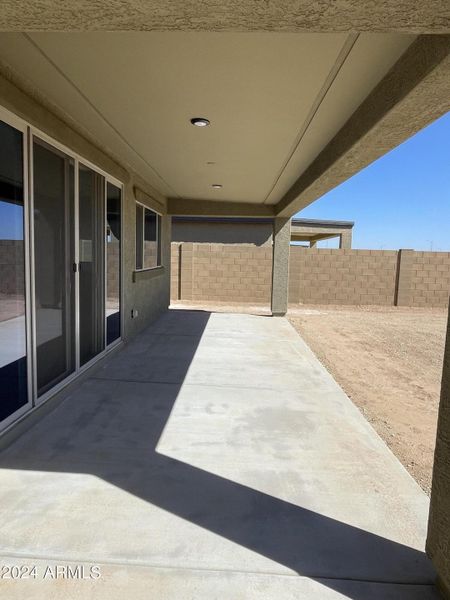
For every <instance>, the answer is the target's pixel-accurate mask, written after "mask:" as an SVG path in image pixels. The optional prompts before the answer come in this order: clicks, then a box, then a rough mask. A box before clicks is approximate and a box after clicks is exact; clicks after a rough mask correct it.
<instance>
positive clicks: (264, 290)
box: [171, 243, 272, 303]
mask: <svg viewBox="0 0 450 600" xmlns="http://www.w3.org/2000/svg"><path fill="white" fill-rule="evenodd" d="M271 278H272V248H271V247H270V246H268V247H264V246H263V247H254V246H248V245H235V244H233V245H226V244H193V243H181V244H172V277H171V298H172V299H173V300H174V299H181V300H194V301H205V302H243V303H252V302H257V303H266V302H269V301H270V289H271Z"/></svg>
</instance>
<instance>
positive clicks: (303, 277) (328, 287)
mask: <svg viewBox="0 0 450 600" xmlns="http://www.w3.org/2000/svg"><path fill="white" fill-rule="evenodd" d="M396 270H397V252H395V251H387V250H386V251H382V250H380V251H379V250H339V249H333V250H331V249H327V248H320V249H318V248H310V249H304V248H299V247H296V246H293V247H291V265H290V273H291V281H290V289H289V302H292V303H299V302H300V303H303V304H381V305H392V304H394V294H395V282H396Z"/></svg>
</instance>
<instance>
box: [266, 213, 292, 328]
mask: <svg viewBox="0 0 450 600" xmlns="http://www.w3.org/2000/svg"><path fill="white" fill-rule="evenodd" d="M290 243H291V219H290V218H286V217H275V218H274V220H273V251H272V300H271V310H272V315H273V316H274V317H283V316H284V315H285V314H286V312H287V308H288V284H289V247H290Z"/></svg>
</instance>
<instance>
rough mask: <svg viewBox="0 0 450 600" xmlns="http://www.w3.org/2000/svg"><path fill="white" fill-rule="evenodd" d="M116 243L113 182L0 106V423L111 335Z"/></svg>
mask: <svg viewBox="0 0 450 600" xmlns="http://www.w3.org/2000/svg"><path fill="white" fill-rule="evenodd" d="M28 157H29V158H28ZM121 244H122V188H121V186H120V183H118V182H116V181H115V180H114V179H113V178H111V177H109V176H107V175H106V174H103V173H101V172H100V171H99V170H98V169H96V168H95V167H93V166H90V165H87V164H85V163H84V162H83V161H81V160H80V159H79V158H78V157H77V156H76V155H75V154H73V153H72V152H70V151H69V150H66V149H65V148H63V147H61V146H59V145H58V144H56V143H53V142H51V141H50V140H49V139H48V138H47V137H46V136H44V135H43V134H42V135H41V134H39V133H37V132H36V133H33V131H32V129H31V128H30V127H28V126H27V125H26V124H25V123H23V122H22V121H21V120H20V119H18V118H16V117H14V115H10V114H9V113H8V112H7V111H4V110H3V109H2V108H1V107H0V430H1V429H3V428H4V427H6V426H7V425H9V423H11V422H13V421H14V420H15V419H17V418H18V417H20V416H21V415H22V414H23V413H25V412H26V411H28V410H30V409H31V408H32V406H33V405H35V404H36V405H37V404H38V403H39V402H43V401H44V400H45V399H46V398H48V397H49V396H50V395H51V394H52V393H54V391H55V389H59V388H60V387H62V386H63V385H65V384H66V383H67V381H69V380H70V379H71V378H73V377H74V376H75V375H76V374H77V373H78V372H80V370H81V369H82V368H83V367H85V366H86V365H88V364H89V363H90V362H91V361H93V360H95V358H96V357H98V356H99V355H101V354H102V353H104V351H105V349H106V348H107V346H109V345H111V344H113V343H115V342H117V341H118V340H120V337H121V260H122V257H121Z"/></svg>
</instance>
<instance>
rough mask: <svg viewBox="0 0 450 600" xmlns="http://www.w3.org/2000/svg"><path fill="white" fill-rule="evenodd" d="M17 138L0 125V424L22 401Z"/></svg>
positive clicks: (20, 171)
mask: <svg viewBox="0 0 450 600" xmlns="http://www.w3.org/2000/svg"><path fill="white" fill-rule="evenodd" d="M24 208H25V205H24V172H23V134H22V132H21V131H18V130H17V129H15V128H14V127H11V126H10V125H8V124H7V123H4V122H3V121H0V422H1V421H4V420H5V419H6V418H7V417H9V416H10V415H12V414H14V413H15V412H16V411H18V410H19V409H20V408H22V407H24V406H25V405H26V404H27V403H28V402H29V398H28V381H27V344H26V311H25V302H26V300H25V245H24V244H25V241H24V232H25V226H24V222H25V221H24Z"/></svg>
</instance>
